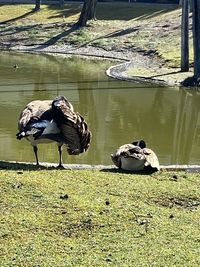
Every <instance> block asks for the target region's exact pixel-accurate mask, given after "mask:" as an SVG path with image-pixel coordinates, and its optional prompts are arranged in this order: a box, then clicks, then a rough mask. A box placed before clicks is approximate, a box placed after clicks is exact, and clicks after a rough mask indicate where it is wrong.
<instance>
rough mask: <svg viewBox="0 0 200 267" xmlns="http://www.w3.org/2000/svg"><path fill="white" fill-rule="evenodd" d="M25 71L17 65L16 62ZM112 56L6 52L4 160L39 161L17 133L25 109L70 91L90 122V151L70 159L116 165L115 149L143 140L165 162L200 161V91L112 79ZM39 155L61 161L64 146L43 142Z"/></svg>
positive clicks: (2, 73) (0, 70) (0, 123)
mask: <svg viewBox="0 0 200 267" xmlns="http://www.w3.org/2000/svg"><path fill="white" fill-rule="evenodd" d="M16 64H17V66H18V68H14V65H16ZM111 65H113V63H111V62H109V61H97V60H86V59H79V58H76V57H72V58H62V57H53V56H47V55H46V56H43V55H30V54H8V53H0V160H16V161H34V160H35V159H34V154H33V151H32V147H31V145H30V144H29V143H28V142H27V141H26V140H21V141H18V140H16V138H15V134H16V132H17V121H18V117H19V114H20V112H21V110H22V109H23V108H24V107H25V106H26V104H27V103H28V102H30V101H32V100H35V99H52V98H54V97H55V96H57V95H65V96H66V97H67V98H68V99H69V100H70V101H71V102H72V104H73V105H74V108H75V110H77V111H79V113H81V114H82V115H83V116H84V117H85V119H86V121H87V122H88V125H89V128H90V129H91V131H92V134H93V138H92V143H91V147H90V149H89V150H88V152H86V153H85V154H82V155H79V156H68V154H67V152H66V151H65V152H64V163H87V164H105V165H107V164H112V162H111V160H110V154H111V153H112V152H114V151H115V149H116V148H117V147H118V146H119V145H121V144H124V143H129V142H131V141H132V140H134V139H138V138H144V139H145V140H146V142H147V144H148V147H151V148H152V149H153V150H154V151H155V152H156V153H157V155H158V157H159V160H160V163H161V164H200V93H199V92H196V91H186V90H184V89H178V88H161V87H160V88H159V87H154V86H145V85H143V84H137V83H128V82H123V81H117V80H113V79H110V78H108V77H107V76H106V75H105V70H106V69H107V68H108V67H109V66H111ZM39 160H40V161H48V162H58V152H57V145H56V144H55V143H54V144H43V145H39Z"/></svg>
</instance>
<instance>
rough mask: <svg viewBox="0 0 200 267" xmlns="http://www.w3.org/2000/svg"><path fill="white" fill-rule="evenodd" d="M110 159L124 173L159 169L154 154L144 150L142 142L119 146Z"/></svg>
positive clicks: (146, 149)
mask: <svg viewBox="0 0 200 267" xmlns="http://www.w3.org/2000/svg"><path fill="white" fill-rule="evenodd" d="M111 159H112V161H113V163H114V164H115V165H116V166H117V167H118V168H120V169H123V170H126V171H143V170H152V171H158V170H159V169H160V167H159V161H158V158H157V156H156V154H155V153H154V152H153V151H152V150H151V149H150V148H146V143H145V141H144V140H138V141H134V142H132V143H130V144H125V145H122V146H120V147H119V148H118V149H117V150H116V152H115V153H114V154H111Z"/></svg>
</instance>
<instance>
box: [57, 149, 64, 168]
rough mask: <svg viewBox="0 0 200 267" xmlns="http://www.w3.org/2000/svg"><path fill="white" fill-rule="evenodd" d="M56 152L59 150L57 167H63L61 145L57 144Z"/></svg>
mask: <svg viewBox="0 0 200 267" xmlns="http://www.w3.org/2000/svg"><path fill="white" fill-rule="evenodd" d="M58 152H59V165H58V167H63V162H62V145H58Z"/></svg>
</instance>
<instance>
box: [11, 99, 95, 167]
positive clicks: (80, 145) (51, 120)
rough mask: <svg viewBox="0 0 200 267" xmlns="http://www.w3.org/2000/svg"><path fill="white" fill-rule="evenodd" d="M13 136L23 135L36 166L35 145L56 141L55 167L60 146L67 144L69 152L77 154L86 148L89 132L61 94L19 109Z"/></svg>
mask: <svg viewBox="0 0 200 267" xmlns="http://www.w3.org/2000/svg"><path fill="white" fill-rule="evenodd" d="M18 129H19V132H18V133H17V134H16V136H17V139H19V140H21V139H22V138H24V137H25V138H26V139H27V140H28V141H29V142H30V143H31V145H32V146H33V150H34V153H35V158H36V162H37V165H39V161H38V156H37V150H38V148H37V145H38V144H40V143H49V142H57V144H58V151H59V166H60V167H61V166H62V145H65V146H66V147H67V151H68V153H69V154H70V155H78V154H80V153H83V152H84V151H86V150H87V149H88V147H89V145H90V140H91V132H90V131H89V130H88V127H87V123H86V122H85V120H84V118H83V117H82V116H81V115H80V114H79V113H78V112H75V111H74V108H73V106H72V104H71V103H70V102H69V101H68V100H67V99H66V98H65V97H64V96H58V97H56V98H55V99H54V100H53V101H52V100H43V101H41V100H35V101H32V102H30V103H29V104H28V105H27V106H26V107H25V109H24V110H23V111H22V113H21V115H20V118H19V122H18Z"/></svg>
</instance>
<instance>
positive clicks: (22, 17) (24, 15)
mask: <svg viewBox="0 0 200 267" xmlns="http://www.w3.org/2000/svg"><path fill="white" fill-rule="evenodd" d="M36 12H37V11H35V9H33V10H31V11H29V12H27V13H25V14H23V15H21V16H18V17H16V18H12V19H9V20H5V21H2V22H0V25H4V24H9V23H12V22H15V21H18V20H20V19H24V18H26V17H28V16H31V15H32V14H34V13H36Z"/></svg>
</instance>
